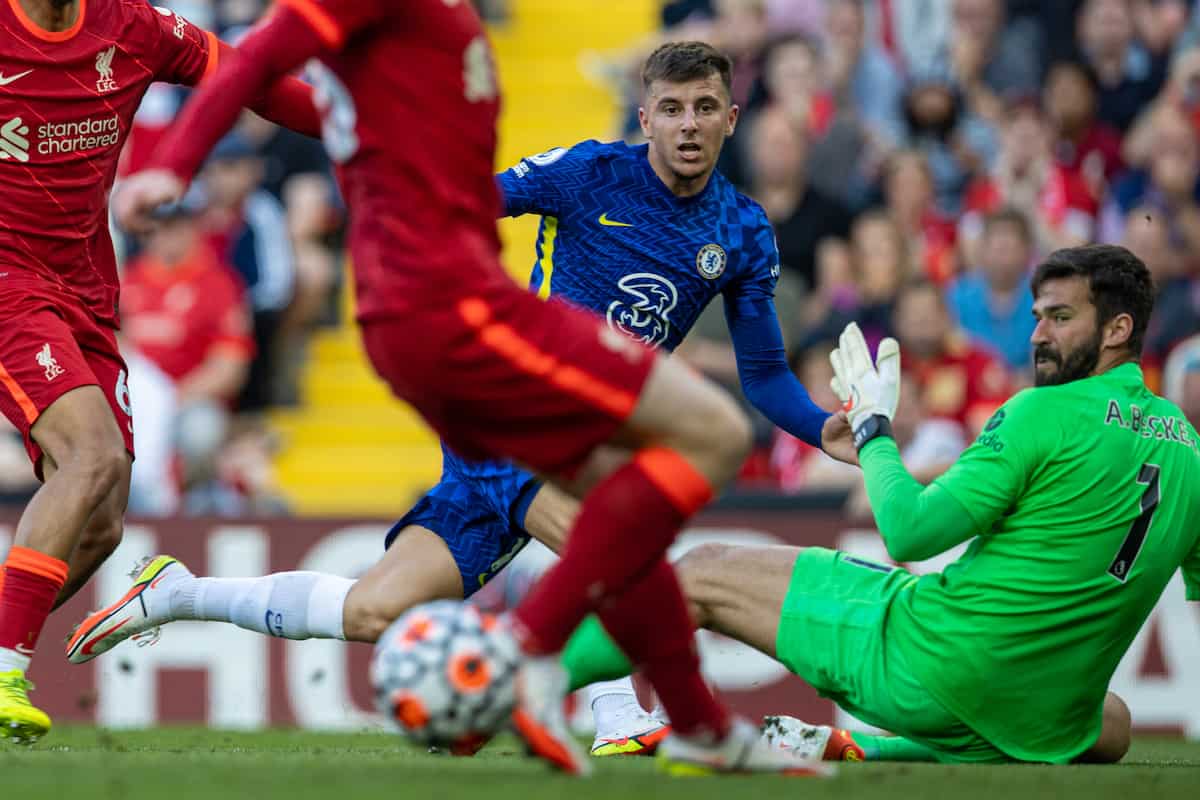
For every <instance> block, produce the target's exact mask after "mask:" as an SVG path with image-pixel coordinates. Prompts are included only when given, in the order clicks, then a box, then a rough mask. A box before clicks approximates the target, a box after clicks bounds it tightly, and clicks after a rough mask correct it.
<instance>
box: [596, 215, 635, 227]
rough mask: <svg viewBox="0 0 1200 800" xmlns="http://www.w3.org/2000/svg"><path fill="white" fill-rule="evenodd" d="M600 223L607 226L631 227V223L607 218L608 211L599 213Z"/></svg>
mask: <svg viewBox="0 0 1200 800" xmlns="http://www.w3.org/2000/svg"><path fill="white" fill-rule="evenodd" d="M600 224H601V225H604V226H606V227H609V228H632V227H633V225H632V224H631V223H628V222H617V221H616V220H611V219H609V218H608V212H607V211H606V212H605V213H603V214H601V215H600Z"/></svg>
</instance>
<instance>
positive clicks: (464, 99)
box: [155, 0, 500, 318]
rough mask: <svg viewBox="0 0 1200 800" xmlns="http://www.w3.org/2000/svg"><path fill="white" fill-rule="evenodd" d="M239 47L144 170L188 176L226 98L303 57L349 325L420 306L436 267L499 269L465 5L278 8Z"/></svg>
mask: <svg viewBox="0 0 1200 800" xmlns="http://www.w3.org/2000/svg"><path fill="white" fill-rule="evenodd" d="M240 49H241V50H242V51H243V52H244V53H246V54H247V56H246V58H245V59H243V61H242V64H243V66H244V68H245V69H244V71H242V72H230V73H228V74H224V73H223V74H222V75H221V76H220V77H218V78H217V79H215V80H214V82H213V83H212V85H210V86H209V87H208V89H207V90H206V91H203V95H204V98H205V99H206V100H212V101H214V102H213V103H212V104H211V105H209V104H207V103H206V104H203V105H202V104H201V103H199V102H195V103H191V104H190V105H189V110H193V109H197V108H203V109H204V111H203V114H200V113H189V110H185V112H184V114H183V116H182V117H181V118H180V120H179V122H178V123H177V124H176V125H175V126H174V129H173V131H172V134H170V135H169V136H168V137H167V139H166V140H165V141H164V143H163V144H162V145H161V146H160V147H159V148H158V150H157V151H156V158H155V162H156V164H158V165H162V166H165V167H166V168H168V169H171V170H173V171H174V172H176V173H177V174H179V175H180V176H181V177H184V178H190V177H191V176H192V174H193V173H194V172H195V170H196V169H197V168H198V166H199V163H200V161H201V159H202V158H203V154H204V153H205V152H206V151H207V149H208V147H210V146H211V145H212V143H213V142H215V141H216V138H217V137H218V136H219V135H220V134H221V133H223V132H224V130H225V128H226V127H227V125H228V123H230V122H231V121H232V108H233V106H234V105H235V104H236V103H238V102H241V99H240V98H239V96H238V90H239V89H241V91H242V93H245V92H248V91H250V89H249V88H248V87H249V86H252V85H254V84H255V83H257V82H259V81H261V80H264V79H265V78H267V77H269V74H270V73H275V74H278V73H279V72H283V71H286V70H289V69H291V68H293V67H294V66H295V65H297V64H299V63H301V62H303V61H304V60H305V59H307V58H309V57H310V56H315V57H316V58H315V60H314V61H312V62H310V64H309V72H308V75H309V77H310V78H311V79H312V81H313V83H314V92H313V99H314V102H315V104H316V105H317V108H318V109H319V110H320V111H321V113H322V116H323V120H324V122H323V132H322V135H323V138H324V140H325V146H326V149H327V150H328V152H329V155H330V157H331V158H332V159H333V160H334V162H335V163H336V164H337V166H338V177H339V181H340V183H341V186H342V190H343V193H344V196H345V198H346V202H347V204H348V205H349V207H350V208H351V209H352V213H351V215H350V216H351V230H350V249H351V258H352V261H353V264H354V269H355V277H356V285H357V292H358V300H359V317H360V318H370V317H375V316H394V315H397V314H403V313H404V312H405V311H406V309H408V308H410V307H411V306H412V305H413V304H414V303H419V302H422V297H425V298H427V296H428V292H429V291H430V290H431V288H436V287H430V286H429V280H428V274H429V273H428V269H429V268H430V267H431V266H439V265H441V264H446V265H447V270H446V273H445V280H446V282H447V284H450V283H453V282H454V281H456V280H461V279H462V278H463V277H464V276H463V275H461V274H459V275H457V276H456V274H455V273H454V272H453V267H451V265H454V266H457V267H462V268H467V267H470V268H473V269H482V268H490V267H491V266H495V267H496V269H497V270H499V262H498V253H499V251H500V241H499V237H498V234H497V232H496V223H495V220H496V217H497V215H498V214H499V211H500V198H499V193H498V191H497V189H496V185H495V179H494V177H493V176H494V169H495V148H496V118H497V115H498V113H499V93H498V89H497V85H496V76H495V71H494V62H493V58H492V53H491V48H490V45H489V44H488V41H487V38H486V36H485V35H484V32H483V26H482V24H481V23H480V20H479V17H478V15H477V14H476V13H475V10H474V8H473V7H472V5H471V3H470V2H468V0H408V1H407V2H403V3H397V2H387V0H281V2H280V4H279V12H278V14H277V15H276V17H275V18H268V19H267V20H265V21H264V22H263V23H262V24H261V25H260V27H259V29H258V30H257V31H255V32H254V33H251V34H250V35H249V36H247V37H246V39H245V40H243V43H242V44H241V46H240ZM251 51H254V57H253V58H251V56H250V53H251ZM268 68H269V70H270V72H263V70H267V69H268ZM253 69H257V70H260V71H259V72H258V73H254V74H252V72H251V70H253ZM218 90H219V91H218ZM410 267H416V268H410Z"/></svg>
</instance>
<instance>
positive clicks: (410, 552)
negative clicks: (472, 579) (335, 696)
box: [344, 525, 463, 642]
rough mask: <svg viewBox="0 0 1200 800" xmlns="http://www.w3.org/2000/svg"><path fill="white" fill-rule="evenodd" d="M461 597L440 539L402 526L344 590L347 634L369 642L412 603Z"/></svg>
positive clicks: (459, 579) (451, 558)
mask: <svg viewBox="0 0 1200 800" xmlns="http://www.w3.org/2000/svg"><path fill="white" fill-rule="evenodd" d="M462 597H463V582H462V576H461V574H460V573H459V570H458V565H457V564H456V563H455V561H454V556H453V555H451V553H450V549H449V547H447V545H446V542H445V540H443V539H442V537H441V536H439V535H438V534H437V533H434V532H433V531H431V530H429V529H428V528H423V527H420V526H417V525H409V526H406V527H405V528H403V529H402V530H401V531H400V532H399V533H398V534H397V535H396V537H395V539H394V541H393V542H392V544H391V546H390V547H389V548H388V549H387V551H386V552H384V554H383V558H381V559H380V560H379V561H378V562H377V563H376V564H375V565H374V566H373V567H371V569H369V570H368V571H367V572H366V574H365V575H363V576H362V577H361V578H359V579H358V581H356V582H355V584H354V586H352V587H351V588H350V592H349V593H348V594H347V595H346V606H345V611H344V622H345V634H346V638H347V639H349V640H351V641H359V642H374V641H376V640H377V639H378V638H379V636H380V634H382V633H383V632H384V630H386V629H387V627H388V625H390V624H391V623H392V622H393V621H395V619H396V618H397V617H399V616H400V615H401V614H403V613H404V612H405V611H407V610H408V609H410V608H412V607H413V606H415V605H418V604H420V603H427V602H430V601H432V600H443V599H446V600H461V599H462Z"/></svg>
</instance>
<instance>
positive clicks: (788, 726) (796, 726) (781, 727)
mask: <svg viewBox="0 0 1200 800" xmlns="http://www.w3.org/2000/svg"><path fill="white" fill-rule="evenodd" d="M762 737H763V741H765V742H766V743H767V744H769V745H771V746H772V747H776V748H780V749H783V750H789V751H791V752H793V753H795V754H796V755H798V756H801V757H803V758H815V759H821V760H823V761H866V760H867V754H866V751H864V750H863V749H862V747H861V746H860V745H859V744H858V743H857V742H855V741H854V738H853V737H852V736H851V735H850V732H849V731H847V730H843V729H841V728H831V727H830V726H828V725H812V724H810V723H808V722H805V721H804V720H802V719H796V718H795V717H784V716H778V717H763V724H762Z"/></svg>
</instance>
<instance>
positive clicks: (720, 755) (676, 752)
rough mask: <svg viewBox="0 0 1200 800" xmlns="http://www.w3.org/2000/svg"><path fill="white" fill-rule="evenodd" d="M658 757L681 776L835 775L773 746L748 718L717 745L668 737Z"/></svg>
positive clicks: (670, 771)
mask: <svg viewBox="0 0 1200 800" xmlns="http://www.w3.org/2000/svg"><path fill="white" fill-rule="evenodd" d="M657 758H658V764H659V767H660V769H662V770H663V771H664V772H666V773H668V774H671V775H678V776H694V775H718V774H746V773H765V774H771V773H774V774H776V775H789V776H795V777H816V778H826V777H830V776H831V775H833V774H834V770H833V768H832V767H830V766H829V765H827V764H823V763H821V762H820V761H817V760H815V759H811V758H805V757H803V756H801V755H798V754H796V753H793V752H791V751H789V750H784V749H781V748H778V747H772V746H771V745H769V744H768V743H767V742H766V741H764V740H763V737H762V735H761V734H760V733H759V731H758V728H756V727H754V726H753V725H751V724H750V723H749V722H747V721H746V720H744V719H735V720H733V724H732V725H730V727H729V733H728V734H726V736H725V738H724V739H723V740H721V741H719V742H716V743H713V744H709V743H706V742H698V741H696V740H694V739H687V738H685V737H683V736H680V735H679V734H677V733H676V734H673V735H671V736H668V737H667V738H666V739H665V740H664V741H663V743H662V744H660V745H659V746H658V756H657Z"/></svg>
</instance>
